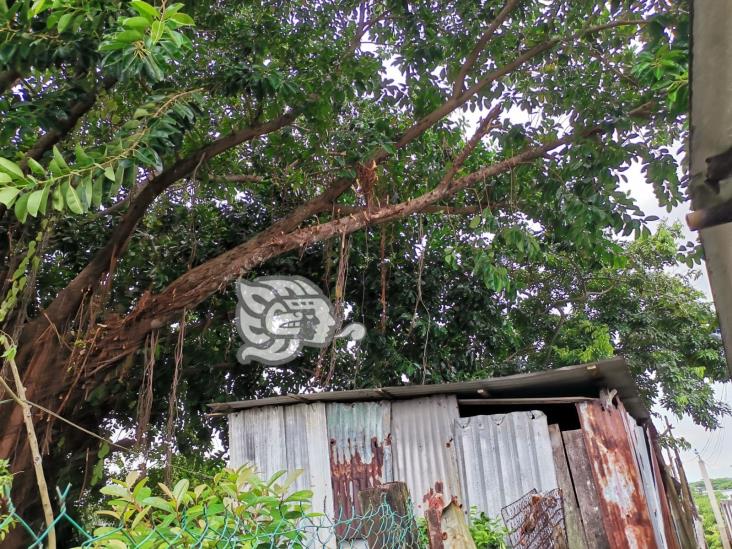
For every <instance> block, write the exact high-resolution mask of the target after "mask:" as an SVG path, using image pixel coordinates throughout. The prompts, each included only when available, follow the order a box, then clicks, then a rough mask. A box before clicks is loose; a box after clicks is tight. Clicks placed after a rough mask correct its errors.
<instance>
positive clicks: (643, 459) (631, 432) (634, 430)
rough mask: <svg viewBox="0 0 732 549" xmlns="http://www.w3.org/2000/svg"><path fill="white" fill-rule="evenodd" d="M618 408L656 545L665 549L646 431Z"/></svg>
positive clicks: (655, 481)
mask: <svg viewBox="0 0 732 549" xmlns="http://www.w3.org/2000/svg"><path fill="white" fill-rule="evenodd" d="M618 407H619V408H620V411H621V413H622V416H623V419H624V420H625V428H626V430H627V432H628V440H629V441H630V446H631V449H632V450H633V454H634V455H635V460H636V464H637V465H638V472H639V474H640V478H641V482H642V483H643V491H644V493H645V496H646V503H647V505H648V513H649V515H650V517H651V520H652V521H653V530H654V532H655V533H656V543H657V544H658V546H659V547H666V546H667V545H668V544H667V543H666V533H665V532H664V525H663V514H662V512H661V502H660V500H659V499H658V485H657V481H658V480H660V479H656V478H655V476H654V474H653V466H652V465H651V454H650V451H649V447H648V443H647V441H646V431H645V429H644V428H643V427H641V426H640V425H638V424H637V423H636V421H635V420H634V419H633V418H632V417H631V416H630V415H629V414H628V413H627V412H626V411H625V409H624V408H623V404H622V403H619V404H618Z"/></svg>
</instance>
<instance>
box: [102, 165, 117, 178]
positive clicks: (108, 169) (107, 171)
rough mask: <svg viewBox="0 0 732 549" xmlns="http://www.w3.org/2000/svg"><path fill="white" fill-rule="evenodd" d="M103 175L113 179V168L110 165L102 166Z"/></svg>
mask: <svg viewBox="0 0 732 549" xmlns="http://www.w3.org/2000/svg"><path fill="white" fill-rule="evenodd" d="M104 176H105V177H106V178H107V179H109V180H110V181H114V180H115V177H114V169H113V168H112V166H107V167H106V168H104Z"/></svg>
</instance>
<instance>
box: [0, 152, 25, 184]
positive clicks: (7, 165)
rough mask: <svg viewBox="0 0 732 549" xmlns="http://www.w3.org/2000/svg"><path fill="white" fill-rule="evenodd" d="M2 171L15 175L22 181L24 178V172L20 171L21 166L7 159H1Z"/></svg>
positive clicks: (0, 167) (0, 166) (0, 168)
mask: <svg viewBox="0 0 732 549" xmlns="http://www.w3.org/2000/svg"><path fill="white" fill-rule="evenodd" d="M0 170H2V171H3V172H5V173H7V174H10V175H15V176H17V177H18V178H20V179H22V178H23V170H21V169H20V166H18V165H17V164H16V163H15V162H13V161H11V160H8V159H7V158H2V157H0Z"/></svg>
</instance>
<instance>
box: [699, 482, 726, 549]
mask: <svg viewBox="0 0 732 549" xmlns="http://www.w3.org/2000/svg"><path fill="white" fill-rule="evenodd" d="M720 496H721V494H717V499H718V500H719V499H720ZM693 497H694V503H695V504H696V508H697V510H698V511H699V515H701V519H702V524H703V526H704V539H705V540H706V541H707V547H708V548H709V549H721V547H722V537H721V535H720V533H719V528H718V527H717V521H716V519H715V518H714V511H712V506H711V504H710V503H709V497H707V496H706V495H703V494H699V493H696V492H694V496H693Z"/></svg>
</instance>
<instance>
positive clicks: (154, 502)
mask: <svg viewBox="0 0 732 549" xmlns="http://www.w3.org/2000/svg"><path fill="white" fill-rule="evenodd" d="M142 504H143V505H149V506H150V507H154V508H155V509H160V510H161V511H167V512H168V513H170V512H172V511H173V510H174V509H173V506H172V505H171V504H170V503H168V502H167V501H165V500H164V499H163V498H161V497H158V496H150V497H148V498H145V499H144V500H143V501H142Z"/></svg>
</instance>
